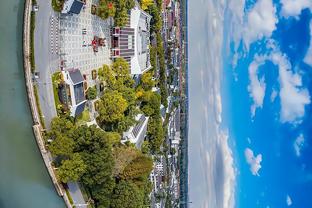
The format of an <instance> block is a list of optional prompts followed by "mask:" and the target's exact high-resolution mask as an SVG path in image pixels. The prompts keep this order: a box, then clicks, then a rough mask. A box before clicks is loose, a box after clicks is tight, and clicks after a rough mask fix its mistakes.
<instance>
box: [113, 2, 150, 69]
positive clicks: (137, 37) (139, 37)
mask: <svg viewBox="0 0 312 208" xmlns="http://www.w3.org/2000/svg"><path fill="white" fill-rule="evenodd" d="M150 21H151V16H150V15H149V14H147V13H146V12H144V11H142V10H141V9H140V8H139V7H138V6H136V7H134V8H133V9H131V11H130V19H129V20H128V23H127V25H126V26H125V27H121V28H120V27H114V28H113V30H112V51H111V55H112V59H113V60H115V59H116V58H119V57H122V58H124V59H125V60H126V61H127V62H128V63H129V66H130V73H131V74H132V75H138V74H143V73H144V72H145V71H148V70H149V69H151V68H152V66H151V63H150V50H149V45H150V40H149V39H150V32H149V31H150Z"/></svg>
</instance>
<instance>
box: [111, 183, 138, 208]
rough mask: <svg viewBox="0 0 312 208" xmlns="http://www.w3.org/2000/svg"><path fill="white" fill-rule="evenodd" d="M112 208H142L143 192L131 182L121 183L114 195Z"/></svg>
mask: <svg viewBox="0 0 312 208" xmlns="http://www.w3.org/2000/svg"><path fill="white" fill-rule="evenodd" d="M111 207H112V208H125V207H127V208H142V207H143V195H142V191H140V190H139V189H138V187H137V186H136V185H135V184H134V183H133V182H131V181H124V180H122V181H120V182H119V183H118V184H117V185H116V187H115V189H114V193H113V195H112V201H111Z"/></svg>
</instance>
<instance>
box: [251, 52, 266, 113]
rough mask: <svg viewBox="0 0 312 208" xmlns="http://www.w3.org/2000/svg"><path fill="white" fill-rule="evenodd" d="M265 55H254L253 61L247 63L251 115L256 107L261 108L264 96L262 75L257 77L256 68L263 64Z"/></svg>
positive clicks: (264, 85) (264, 86)
mask: <svg viewBox="0 0 312 208" xmlns="http://www.w3.org/2000/svg"><path fill="white" fill-rule="evenodd" d="M264 61H265V57H263V56H257V55H256V56H255V58H254V60H253V62H252V63H251V64H250V65H249V69H248V72H249V80H250V83H249V85H248V92H249V96H250V97H251V98H252V99H253V104H252V106H251V109H250V110H251V116H252V117H254V116H255V114H256V109H257V108H259V107H260V108H262V105H263V99H264V96H265V88H266V84H265V80H264V77H262V78H261V79H259V78H258V68H259V66H260V65H262V64H264Z"/></svg>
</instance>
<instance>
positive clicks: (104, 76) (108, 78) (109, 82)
mask: <svg viewBox="0 0 312 208" xmlns="http://www.w3.org/2000/svg"><path fill="white" fill-rule="evenodd" d="M98 74H99V77H100V79H101V80H102V81H103V82H104V86H105V87H108V88H109V89H111V90H114V89H116V88H115V85H116V78H115V76H114V75H113V70H112V69H111V68H110V67H109V66H108V65H103V67H102V68H100V69H99V72H98Z"/></svg>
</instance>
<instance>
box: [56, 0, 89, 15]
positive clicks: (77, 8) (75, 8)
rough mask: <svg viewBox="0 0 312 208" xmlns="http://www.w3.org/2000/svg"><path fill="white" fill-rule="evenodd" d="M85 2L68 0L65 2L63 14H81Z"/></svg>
mask: <svg viewBox="0 0 312 208" xmlns="http://www.w3.org/2000/svg"><path fill="white" fill-rule="evenodd" d="M84 4H85V3H84V2H83V1H80V0H66V1H65V2H64V6H63V10H62V12H61V13H62V14H79V13H80V12H81V10H82V8H83V6H84Z"/></svg>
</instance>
